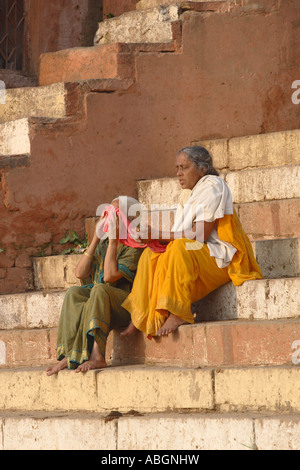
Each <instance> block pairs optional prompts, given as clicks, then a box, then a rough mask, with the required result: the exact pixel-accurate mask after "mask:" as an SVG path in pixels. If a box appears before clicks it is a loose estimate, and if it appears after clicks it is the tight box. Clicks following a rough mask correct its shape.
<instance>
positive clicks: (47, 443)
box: [0, 413, 117, 451]
mask: <svg viewBox="0 0 300 470" xmlns="http://www.w3.org/2000/svg"><path fill="white" fill-rule="evenodd" d="M64 415H65V413H64ZM0 425H1V420H0ZM2 429H3V440H2V439H1V441H0V442H1V443H2V442H4V447H5V450H27V451H28V450H40V451H41V450H42V451H45V450H65V451H77V450H90V451H91V450H95V451H99V450H109V451H113V450H116V449H117V421H110V422H106V421H105V417H104V416H99V415H88V414H87V413H85V414H84V415H83V414H79V415H76V416H74V415H70V416H65V417H63V416H56V415H55V414H54V415H53V416H49V415H46V414H35V415H34V416H28V417H26V416H23V417H18V416H14V415H12V416H9V417H7V418H5V420H4V425H3V426H1V430H0V437H1V431H2ZM0 446H1V444H0ZM0 448H1V447H0Z"/></svg>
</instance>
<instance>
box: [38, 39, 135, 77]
mask: <svg viewBox="0 0 300 470" xmlns="http://www.w3.org/2000/svg"><path fill="white" fill-rule="evenodd" d="M120 52H121V46H120V45H119V44H111V45H105V46H102V47H84V48H73V49H65V50H62V51H58V52H53V53H46V54H42V56H41V63H40V74H39V84H40V86H42V85H51V84H54V83H58V82H77V81H80V80H88V79H100V78H103V79H105V78H107V79H108V78H120V79H122V78H131V77H132V75H133V57H132V55H131V54H120Z"/></svg>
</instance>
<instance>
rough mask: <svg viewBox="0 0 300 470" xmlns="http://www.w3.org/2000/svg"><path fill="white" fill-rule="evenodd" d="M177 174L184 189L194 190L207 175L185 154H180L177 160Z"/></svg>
mask: <svg viewBox="0 0 300 470" xmlns="http://www.w3.org/2000/svg"><path fill="white" fill-rule="evenodd" d="M176 174H177V177H178V179H179V183H180V186H181V188H182V189H193V188H194V186H195V185H196V184H197V183H198V181H199V180H200V179H201V178H202V177H203V176H204V175H205V173H204V171H203V170H202V169H200V168H198V167H197V166H196V165H195V163H193V162H192V161H191V160H190V159H189V158H188V156H187V155H186V154H185V153H180V154H179V155H178V156H177V159H176Z"/></svg>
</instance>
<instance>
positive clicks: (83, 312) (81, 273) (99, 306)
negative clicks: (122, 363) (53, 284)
mask: <svg viewBox="0 0 300 470" xmlns="http://www.w3.org/2000/svg"><path fill="white" fill-rule="evenodd" d="M122 198H123V200H124V199H125V200H126V203H127V204H128V209H129V208H130V206H132V205H133V204H135V203H137V201H136V200H135V199H132V198H124V197H122ZM111 209H113V210H112V211H111ZM116 211H119V198H118V199H115V200H114V201H113V202H112V203H111V205H109V206H107V207H106V208H105V209H104V214H103V215H102V217H101V218H100V222H99V223H98V224H97V227H96V230H95V234H94V237H93V240H92V242H91V244H90V246H89V247H88V249H87V251H86V252H85V253H84V255H83V256H82V257H81V259H80V261H79V264H78V266H77V268H76V273H75V274H76V277H77V278H78V279H80V280H81V281H82V283H83V284H85V285H83V286H78V287H77V286H75V287H71V288H70V289H69V290H68V291H67V293H66V296H65V299H64V303H63V307H62V311H61V316H60V322H59V328H58V336H57V360H58V361H59V362H58V364H56V365H54V366H51V367H48V368H47V370H46V372H47V375H48V376H51V375H54V374H57V373H58V372H60V371H61V370H63V369H66V368H68V369H75V372H86V371H88V370H94V369H101V368H105V367H107V364H106V361H105V350H106V342H107V337H108V334H109V332H110V331H111V330H112V329H114V328H122V327H127V326H128V324H129V323H130V315H129V313H128V312H127V311H126V310H125V309H124V308H123V307H122V306H121V305H122V303H123V302H124V300H125V299H126V297H127V296H128V294H129V292H130V290H131V288H132V283H133V280H134V277H135V273H136V269H137V263H138V260H139V258H140V255H141V254H142V251H143V250H142V249H141V248H136V247H130V246H126V245H125V244H123V243H120V241H119V227H118V225H119V224H118V219H117V218H115V220H114V221H113V222H114V223H112V224H110V227H109V228H108V229H109V232H108V233H107V236H106V237H105V236H103V235H104V230H103V228H104V224H105V223H106V221H107V218H108V214H109V213H111V212H112V213H113V214H114V213H116ZM108 229H107V230H108ZM107 230H106V231H107ZM87 283H88V284H87Z"/></svg>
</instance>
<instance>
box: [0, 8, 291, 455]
mask: <svg viewBox="0 0 300 470" xmlns="http://www.w3.org/2000/svg"><path fill="white" fill-rule="evenodd" d="M209 3H210V6H209V8H211V10H213V9H214V8H218V9H220V8H222V9H228V8H230V7H231V6H230V4H231V3H232V4H234V5H235V4H236V3H237V2H228V1H227V2H180V3H178V4H176V5H175V4H173V3H172V2H170V1H169V0H168V1H162V0H161V1H160V2H157V1H156V0H142V1H141V2H139V6H138V8H142V9H143V8H149V9H148V10H147V13H146V14H144V15H143V20H144V27H145V32H146V30H147V28H148V29H149V30H151V31H152V33H153V34H154V36H153V35H152V36H151V35H150V36H149V38H148V37H147V39H146V36H145V34H143V37H142V38H141V37H137V38H136V40H134V36H130V37H129V38H128V37H127V36H126V35H125V33H126V34H127V33H128V27H126V24H127V25H128V23H127V21H128V16H131V21H132V16H134V17H135V18H136V19H138V18H140V16H139V15H140V14H141V11H140V10H138V11H137V12H130V13H127V14H126V15H122V17H123V19H122V17H120V18H116V19H114V18H113V19H111V20H107V21H106V22H104V23H103V24H101V25H100V26H99V31H98V34H97V36H96V43H97V44H102V45H99V46H97V47H95V48H86V49H84V50H83V49H75V50H68V51H61V52H58V53H54V54H47V55H45V56H43V57H42V59H41V73H40V77H39V78H40V86H39V87H38V88H30V87H29V88H26V90H25V89H24V90H22V91H20V90H18V89H15V90H11V91H8V94H7V102H6V106H4V107H0V113H1V114H0V122H1V124H0V131H1V136H2V139H1V141H0V165H1V167H2V168H9V169H10V170H13V169H15V168H16V167H18V168H19V169H21V168H22V167H23V166H26V165H30V164H31V161H30V159H31V151H32V145H33V144H34V141H33V139H32V135H34V134H39V133H43V134H45V133H46V135H47V138H48V139H49V140H51V138H52V137H51V136H52V134H51V129H53V128H55V129H57V128H59V129H61V128H62V126H68V129H70V128H72V129H74V128H76V129H80V128H81V129H82V127H83V126H86V125H87V122H86V121H85V120H84V119H83V116H84V115H85V114H86V109H87V108H86V100H87V99H89V98H88V95H89V93H90V92H91V91H92V93H115V92H116V93H118V92H124V91H126V90H130V87H132V86H133V84H134V83H135V81H136V79H137V77H136V69H135V57H136V55H137V54H141V53H145V54H147V53H151V54H156V53H157V51H159V52H160V53H161V52H162V53H164V52H167V53H170V52H172V53H175V54H177V53H179V51H180V47H181V45H180V34H179V32H180V24H179V23H178V21H179V22H180V18H181V14H182V12H184V11H188V10H189V9H191V8H193V9H196V11H201V8H202V9H203V8H204V9H205V8H206V11H207V9H208V4H209ZM158 4H160V5H161V4H163V5H164V6H163V7H161V6H158ZM196 4H197V5H196ZM201 4H202V5H201ZM159 15H160V16H159ZM151 18H152V19H151ZM137 21H138V20H137ZM151 21H152V22H154V23H153V24H155V25H156V24H157V22H158V24H159V28H158V29H154V30H153V28H151V26H149V24H150V23H151ZM123 22H124V23H123ZM162 23H163V24H164V26H166V25H167V26H168V27H167V28H163V27H162ZM165 23H166V24H165ZM120 24H121V26H122V25H123V26H122V27H121V26H120ZM122 28H123V29H122ZM137 30H139V31H140V32H142V31H143V28H138V29H137ZM120 31H123V32H124V35H125V36H124V37H123V36H120V35H121V32H120ZM166 31H167V32H166ZM123 32H122V34H123ZM152 33H151V34H152ZM116 34H117V36H116ZM134 35H135V32H134ZM116 38H117V40H118V44H115V43H114V42H115V41H116ZM120 38H122V39H121V40H122V41H124V42H125V44H119V42H120ZM140 41H142V44H141V43H140ZM147 41H150V42H147ZM127 42H129V43H127ZM107 58H109V60H104V59H107ZM74 63H76V64H77V67H71V65H72V64H74ZM57 64H59V66H57ZM83 65H86V67H83ZM16 100H22V101H20V102H22V106H17V107H16V106H15V102H16ZM191 143H192V144H196V143H197V144H198V143H199V144H203V145H205V146H206V147H207V148H209V149H210V150H211V151H212V153H213V155H214V160H215V165H216V167H217V168H218V169H220V171H221V175H222V177H224V178H225V180H226V181H227V183H228V184H229V186H230V188H231V190H232V194H233V198H234V203H235V207H236V210H237V212H238V214H239V216H240V219H241V221H242V223H243V226H244V228H245V230H246V232H247V233H248V235H249V238H250V240H251V243H252V246H253V248H254V252H255V254H256V257H257V260H258V262H259V263H260V265H261V268H262V271H263V273H264V276H265V279H263V280H259V281H251V282H247V283H245V284H244V285H243V286H240V287H238V288H237V287H234V286H233V285H231V284H228V285H226V286H223V287H221V288H220V289H218V290H217V291H215V292H214V293H212V294H211V295H210V296H208V297H207V298H206V299H204V300H203V301H201V302H198V303H197V304H195V305H193V307H192V308H193V311H194V312H195V314H196V317H197V323H196V324H195V325H192V326H182V327H180V328H179V330H178V332H176V333H174V334H173V335H171V336H170V337H168V338H161V339H159V340H153V341H148V340H146V339H145V338H144V336H143V335H142V334H140V333H137V334H136V335H135V336H134V337H133V338H130V339H129V338H128V339H124V338H121V337H120V332H119V331H113V332H112V333H111V334H110V336H109V341H108V347H107V361H108V362H109V364H110V366H111V367H109V368H108V369H106V370H103V371H93V372H89V373H87V374H79V375H77V374H75V373H74V372H69V371H63V372H61V373H60V374H59V375H58V376H57V377H47V376H46V374H45V371H44V368H45V366H46V365H48V364H51V363H54V362H55V361H56V355H55V347H56V334H57V326H58V320H59V314H60V309H61V305H62V302H63V298H64V295H65V291H66V289H67V288H68V287H70V286H72V285H76V284H77V280H76V279H75V277H74V267H75V265H76V263H77V262H78V255H71V256H67V257H66V256H51V257H43V258H36V259H35V260H34V266H33V272H34V274H33V280H34V291H32V292H26V293H20V294H11V295H2V296H0V449H3V450H14V449H19V450H22V449H26V450H28V449H34V450H38V449H42V450H46V449H70V450H71V449H74V450H77V449H78V450H80V449H90V450H119V451H121V450H128V449H130V450H135V449H144V450H159V449H162V450H170V451H171V450H194V451H197V450H204V449H205V450H210V449H212V450H216V449H220V450H221V449H225V450H230V449H233V450H237V449H241V450H248V449H259V450H267V449H272V450H273V449H274V450H279V449H295V450H296V449H298V445H299V444H298V443H299V437H300V405H299V394H300V370H299V368H298V367H297V365H298V363H299V359H300V351H299V353H298V350H300V316H299V312H300V288H299V287H300V284H299V283H300V276H299V274H300V268H299V266H300V248H299V246H300V245H299V237H300V217H299V215H300V202H299V201H300V195H299V191H300V189H299V188H300V185H299V168H300V152H299V148H300V147H299V143H300V131H299V130H291V131H282V132H274V133H268V134H260V135H253V136H245V137H238V138H233V139H213V140H209V141H207V140H206V141H201V142H199V141H196V140H194V141H193V142H191ZM137 189H138V198H139V200H140V201H141V202H142V203H143V204H145V205H146V206H149V205H150V204H156V203H157V204H160V203H166V204H168V205H169V206H170V207H172V206H174V203H175V202H176V200H177V197H178V194H179V190H180V188H179V186H178V183H177V181H176V179H174V178H165V179H155V180H153V179H152V180H144V181H139V183H138V188H137ZM87 227H88V228H89V230H90V232H91V231H92V227H93V221H92V220H89V221H87Z"/></svg>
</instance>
